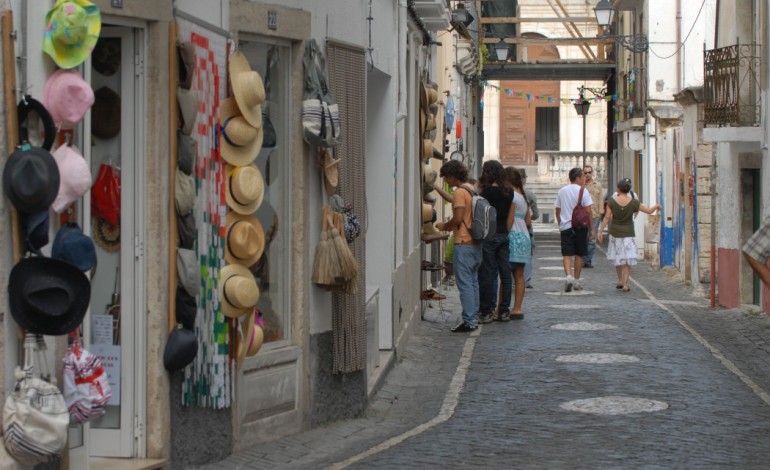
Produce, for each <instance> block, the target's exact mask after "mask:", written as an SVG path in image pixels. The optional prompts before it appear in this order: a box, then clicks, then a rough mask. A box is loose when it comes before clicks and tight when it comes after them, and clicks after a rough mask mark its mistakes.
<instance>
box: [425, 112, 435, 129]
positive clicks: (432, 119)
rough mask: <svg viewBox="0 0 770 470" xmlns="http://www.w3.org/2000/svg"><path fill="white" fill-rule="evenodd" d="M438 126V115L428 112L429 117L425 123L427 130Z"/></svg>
mask: <svg viewBox="0 0 770 470" xmlns="http://www.w3.org/2000/svg"><path fill="white" fill-rule="evenodd" d="M435 128H436V117H435V116H434V115H433V114H432V113H428V119H427V122H426V123H425V131H426V132H427V131H432V130H433V129H435Z"/></svg>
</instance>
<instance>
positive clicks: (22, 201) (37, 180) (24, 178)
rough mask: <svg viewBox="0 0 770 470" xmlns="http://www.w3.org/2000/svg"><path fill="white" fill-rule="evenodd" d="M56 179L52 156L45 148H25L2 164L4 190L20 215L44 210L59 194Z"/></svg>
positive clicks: (55, 168) (57, 179) (57, 170)
mask: <svg viewBox="0 0 770 470" xmlns="http://www.w3.org/2000/svg"><path fill="white" fill-rule="evenodd" d="M59 178H60V177H59V167H58V166H57V165H56V160H54V158H53V156H51V154H50V153H48V152H47V151H46V150H44V149H41V148H38V147H30V146H29V145H26V146H22V147H20V148H18V149H17V150H16V151H15V152H13V153H12V154H11V156H10V157H8V160H7V161H6V162H5V169H4V170H3V191H4V192H5V195H6V196H7V197H8V199H9V200H10V201H11V204H13V206H14V207H15V208H16V209H18V210H20V211H22V212H27V213H35V212H41V211H46V210H48V208H49V207H50V205H51V203H52V202H53V201H54V199H56V195H57V194H58V193H59Z"/></svg>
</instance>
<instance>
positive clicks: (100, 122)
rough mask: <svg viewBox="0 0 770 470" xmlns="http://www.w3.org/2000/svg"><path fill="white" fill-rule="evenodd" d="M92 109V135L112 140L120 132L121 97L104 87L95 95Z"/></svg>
mask: <svg viewBox="0 0 770 470" xmlns="http://www.w3.org/2000/svg"><path fill="white" fill-rule="evenodd" d="M94 96H95V97H96V100H95V101H94V106H93V108H92V109H91V133H92V134H93V135H95V136H96V137H98V138H100V139H111V138H113V137H115V136H116V135H118V133H119V132H120V95H118V94H117V93H116V92H115V90H113V89H112V88H108V87H106V86H103V87H101V88H99V89H98V90H96V93H94Z"/></svg>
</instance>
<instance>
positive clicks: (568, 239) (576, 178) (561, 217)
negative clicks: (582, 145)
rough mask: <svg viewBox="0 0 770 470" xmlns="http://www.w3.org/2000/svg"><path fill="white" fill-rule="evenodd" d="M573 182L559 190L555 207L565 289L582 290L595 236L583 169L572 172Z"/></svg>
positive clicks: (574, 169) (589, 197) (570, 177)
mask: <svg viewBox="0 0 770 470" xmlns="http://www.w3.org/2000/svg"><path fill="white" fill-rule="evenodd" d="M569 181H570V184H568V185H567V186H564V187H563V188H561V189H560V190H559V194H558V195H557V196H556V202H554V207H555V208H556V223H558V224H559V232H560V233H561V255H562V260H563V263H564V275H565V276H566V278H565V280H564V292H572V289H573V288H574V289H575V290H582V289H583V285H582V284H581V283H580V272H581V271H582V269H583V256H585V255H586V253H587V252H588V240H589V239H593V237H594V233H593V230H591V227H593V215H592V213H591V204H592V203H593V200H592V199H591V194H590V193H589V192H588V191H586V189H585V188H584V187H583V185H584V183H585V175H583V170H581V169H580V168H577V167H576V168H573V169H571V170H570V171H569ZM573 256H574V257H575V275H574V277H573V275H572V257H573Z"/></svg>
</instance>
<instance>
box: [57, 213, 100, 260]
mask: <svg viewBox="0 0 770 470" xmlns="http://www.w3.org/2000/svg"><path fill="white" fill-rule="evenodd" d="M51 258H57V259H61V260H64V261H66V262H68V263H70V264H73V265H75V266H76V267H77V268H78V269H79V270H81V271H84V272H85V271H90V270H91V268H93V267H94V266H96V247H94V241H93V240H91V237H89V236H88V235H86V234H84V233H83V230H81V229H80V226H79V225H78V224H75V223H68V224H65V225H63V226H62V227H61V228H60V229H59V231H58V232H56V238H54V240H53V247H52V248H51Z"/></svg>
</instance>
